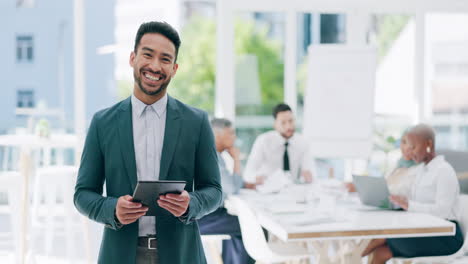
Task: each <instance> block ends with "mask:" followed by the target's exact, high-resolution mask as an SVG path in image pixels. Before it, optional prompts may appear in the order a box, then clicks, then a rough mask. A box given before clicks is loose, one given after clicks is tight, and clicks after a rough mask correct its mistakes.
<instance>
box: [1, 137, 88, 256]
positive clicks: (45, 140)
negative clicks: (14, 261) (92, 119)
mask: <svg viewBox="0 0 468 264" xmlns="http://www.w3.org/2000/svg"><path fill="white" fill-rule="evenodd" d="M80 145H81V144H80V140H79V139H78V137H77V136H76V135H74V134H51V135H50V137H39V136H37V135H33V134H6V135H0V146H2V147H13V148H18V149H19V151H20V157H19V160H18V161H17V162H18V166H17V167H18V169H19V172H20V174H21V183H22V191H21V195H22V199H21V228H20V230H21V235H20V243H19V244H20V252H21V253H20V254H21V255H20V256H19V257H20V261H19V262H20V263H24V262H25V261H26V260H25V257H26V254H27V246H26V245H27V242H26V241H27V238H26V237H27V232H28V205H29V203H28V201H29V185H30V178H31V174H32V173H33V171H34V169H35V164H34V162H33V151H34V150H40V149H43V150H44V149H53V148H57V149H75V148H77V147H79V146H80ZM43 163H44V164H46V165H48V164H50V156H47V155H45V156H44V162H43Z"/></svg>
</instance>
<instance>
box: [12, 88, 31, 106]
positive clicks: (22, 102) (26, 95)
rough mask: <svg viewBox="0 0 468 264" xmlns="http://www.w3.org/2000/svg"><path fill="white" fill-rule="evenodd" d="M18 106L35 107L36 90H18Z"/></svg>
mask: <svg viewBox="0 0 468 264" xmlns="http://www.w3.org/2000/svg"><path fill="white" fill-rule="evenodd" d="M16 107H18V108H33V107H34V91H33V90H18V91H17V93H16Z"/></svg>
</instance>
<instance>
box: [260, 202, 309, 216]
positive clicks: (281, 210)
mask: <svg viewBox="0 0 468 264" xmlns="http://www.w3.org/2000/svg"><path fill="white" fill-rule="evenodd" d="M267 209H268V211H270V212H271V213H273V214H301V213H304V212H305V211H306V207H305V206H304V205H303V204H291V203H284V204H281V203H278V204H274V205H272V206H271V207H269V208H267Z"/></svg>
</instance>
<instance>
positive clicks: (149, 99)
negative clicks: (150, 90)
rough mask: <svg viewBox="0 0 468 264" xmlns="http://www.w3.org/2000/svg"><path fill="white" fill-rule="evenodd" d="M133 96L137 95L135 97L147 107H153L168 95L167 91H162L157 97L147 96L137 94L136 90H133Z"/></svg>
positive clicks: (141, 93) (140, 93)
mask: <svg viewBox="0 0 468 264" xmlns="http://www.w3.org/2000/svg"><path fill="white" fill-rule="evenodd" d="M133 95H135V97H136V98H137V99H138V100H140V101H142V102H143V103H144V104H146V105H152V104H154V103H156V102H157V101H159V100H160V99H161V98H163V97H164V95H166V91H165V90H163V91H161V93H159V94H156V95H147V94H145V93H143V92H139V91H138V92H137V90H136V88H135V89H134V90H133Z"/></svg>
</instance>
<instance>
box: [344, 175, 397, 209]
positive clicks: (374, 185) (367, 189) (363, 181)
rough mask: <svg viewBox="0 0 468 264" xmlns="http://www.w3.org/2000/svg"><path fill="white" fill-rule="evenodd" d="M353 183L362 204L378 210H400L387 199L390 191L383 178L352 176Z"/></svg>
mask: <svg viewBox="0 0 468 264" xmlns="http://www.w3.org/2000/svg"><path fill="white" fill-rule="evenodd" d="M353 183H354V186H355V187H356V191H357V193H358V194H359V198H360V199H361V202H362V203H363V204H365V205H369V206H374V207H378V208H380V209H388V210H399V209H401V208H400V207H399V206H397V205H395V204H393V203H392V202H390V200H389V199H388V197H389V196H390V191H389V190H388V186H387V181H386V180H385V178H384V177H371V176H359V175H353Z"/></svg>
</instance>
